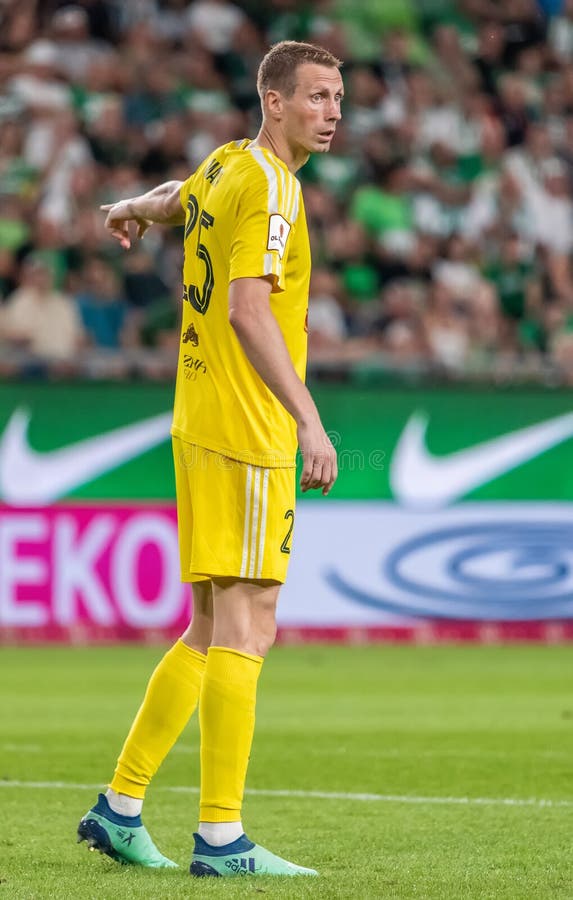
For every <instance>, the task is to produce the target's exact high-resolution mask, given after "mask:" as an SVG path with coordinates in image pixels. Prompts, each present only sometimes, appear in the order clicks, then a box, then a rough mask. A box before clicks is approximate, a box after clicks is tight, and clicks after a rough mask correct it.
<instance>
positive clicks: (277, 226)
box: [267, 213, 290, 259]
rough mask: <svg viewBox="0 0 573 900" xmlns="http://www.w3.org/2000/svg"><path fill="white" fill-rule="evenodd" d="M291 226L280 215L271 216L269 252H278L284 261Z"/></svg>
mask: <svg viewBox="0 0 573 900" xmlns="http://www.w3.org/2000/svg"><path fill="white" fill-rule="evenodd" d="M289 231H290V225H289V223H288V222H287V220H286V219H284V218H283V217H282V216H281V215H280V214H279V213H273V215H272V216H269V239H268V241H267V250H276V251H277V252H278V254H279V257H280V258H281V259H282V258H283V254H284V252H285V247H286V242H287V240H288V236H289Z"/></svg>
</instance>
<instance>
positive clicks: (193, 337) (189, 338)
mask: <svg viewBox="0 0 573 900" xmlns="http://www.w3.org/2000/svg"><path fill="white" fill-rule="evenodd" d="M181 340H182V341H183V343H184V344H191V346H192V347H198V346H199V335H198V334H197V332H196V331H195V326H194V325H193V322H191V325H190V326H189V328H188V329H187V330H186V331H184V332H183V337H182V338H181Z"/></svg>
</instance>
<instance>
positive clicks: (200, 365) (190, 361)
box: [183, 353, 207, 381]
mask: <svg viewBox="0 0 573 900" xmlns="http://www.w3.org/2000/svg"><path fill="white" fill-rule="evenodd" d="M183 371H184V373H185V378H186V379H187V381H197V376H198V375H206V374H207V366H206V365H205V363H204V362H203V360H202V359H199V357H198V356H193V354H191V353H184V354H183Z"/></svg>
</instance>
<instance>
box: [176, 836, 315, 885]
mask: <svg viewBox="0 0 573 900" xmlns="http://www.w3.org/2000/svg"><path fill="white" fill-rule="evenodd" d="M193 837H194V838H195V850H194V852H193V858H192V860H191V866H190V869H189V871H190V872H191V874H192V875H195V876H196V877H197V878H204V877H215V878H220V877H227V878H233V877H234V876H240V875H318V872H316V871H315V870H314V869H305V868H304V866H295V864H294V863H291V862H288V861H287V860H286V859H281V858H280V856H275V854H274V853H271V852H270V851H269V850H265V848H264V847H260V846H259V845H258V844H253V842H252V841H250V840H249V839H248V837H247V835H246V834H243V835H241V837H240V838H237V840H236V841H233V843H232V844H225V846H224V847H212V846H211V845H210V844H208V843H207V842H206V841H204V840H203V838H202V837H201V836H200V835H199V834H194V835H193Z"/></svg>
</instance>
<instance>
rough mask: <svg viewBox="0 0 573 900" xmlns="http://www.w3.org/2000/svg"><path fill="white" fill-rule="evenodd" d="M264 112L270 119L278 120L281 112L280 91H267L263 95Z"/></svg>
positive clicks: (281, 100) (281, 99)
mask: <svg viewBox="0 0 573 900" xmlns="http://www.w3.org/2000/svg"><path fill="white" fill-rule="evenodd" d="M265 111H266V113H267V115H268V116H270V118H271V119H275V120H278V119H280V118H281V116H282V112H283V98H282V95H281V93H280V91H273V90H272V89H270V90H268V91H267V92H266V94H265Z"/></svg>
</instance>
